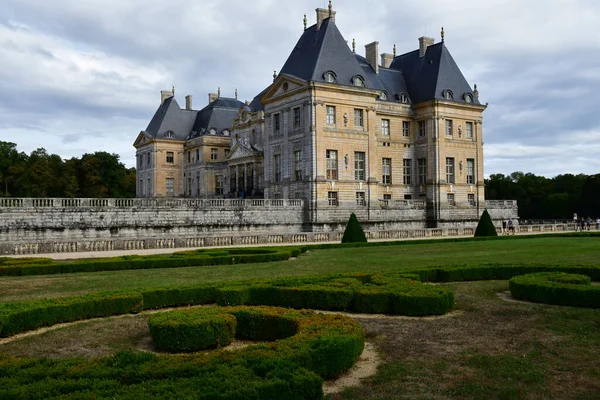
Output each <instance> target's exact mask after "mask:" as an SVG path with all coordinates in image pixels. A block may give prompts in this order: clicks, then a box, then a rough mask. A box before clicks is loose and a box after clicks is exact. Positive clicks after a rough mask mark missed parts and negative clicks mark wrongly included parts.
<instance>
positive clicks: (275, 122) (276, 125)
mask: <svg viewBox="0 0 600 400" xmlns="http://www.w3.org/2000/svg"><path fill="white" fill-rule="evenodd" d="M273 129H274V130H275V132H279V130H280V129H281V119H280V115H279V114H273Z"/></svg>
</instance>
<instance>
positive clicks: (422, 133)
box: [419, 121, 425, 137]
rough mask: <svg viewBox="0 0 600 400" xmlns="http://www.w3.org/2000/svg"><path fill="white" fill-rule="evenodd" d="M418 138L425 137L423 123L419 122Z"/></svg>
mask: <svg viewBox="0 0 600 400" xmlns="http://www.w3.org/2000/svg"><path fill="white" fill-rule="evenodd" d="M419 136H421V137H423V136H425V121H419Z"/></svg>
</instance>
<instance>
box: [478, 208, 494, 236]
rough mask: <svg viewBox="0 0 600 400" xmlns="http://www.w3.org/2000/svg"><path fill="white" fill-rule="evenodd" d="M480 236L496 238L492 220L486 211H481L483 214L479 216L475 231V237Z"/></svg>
mask: <svg viewBox="0 0 600 400" xmlns="http://www.w3.org/2000/svg"><path fill="white" fill-rule="evenodd" d="M482 236H498V232H496V227H495V226H494V223H493V222H492V218H491V217H490V214H489V213H488V211H487V209H486V210H483V214H481V218H480V219H479V223H478V224H477V229H475V237H482Z"/></svg>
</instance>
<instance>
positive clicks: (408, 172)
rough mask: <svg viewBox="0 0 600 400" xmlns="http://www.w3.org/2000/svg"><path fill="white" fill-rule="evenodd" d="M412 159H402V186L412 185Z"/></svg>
mask: <svg viewBox="0 0 600 400" xmlns="http://www.w3.org/2000/svg"><path fill="white" fill-rule="evenodd" d="M411 178H412V159H410V158H405V159H404V184H405V185H412V179H411Z"/></svg>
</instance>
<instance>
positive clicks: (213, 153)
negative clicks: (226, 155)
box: [210, 148, 219, 161]
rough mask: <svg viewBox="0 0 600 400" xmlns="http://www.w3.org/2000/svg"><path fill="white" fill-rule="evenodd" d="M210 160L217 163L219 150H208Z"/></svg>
mask: <svg viewBox="0 0 600 400" xmlns="http://www.w3.org/2000/svg"><path fill="white" fill-rule="evenodd" d="M210 159H211V161H217V160H218V159H219V149H215V148H212V149H210Z"/></svg>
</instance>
